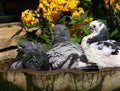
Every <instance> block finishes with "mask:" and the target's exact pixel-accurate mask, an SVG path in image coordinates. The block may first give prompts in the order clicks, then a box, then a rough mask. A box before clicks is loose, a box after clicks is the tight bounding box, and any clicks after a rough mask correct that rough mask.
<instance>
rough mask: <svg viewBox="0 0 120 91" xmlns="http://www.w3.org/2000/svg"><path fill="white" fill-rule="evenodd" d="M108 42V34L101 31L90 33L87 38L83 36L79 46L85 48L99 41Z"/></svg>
mask: <svg viewBox="0 0 120 91" xmlns="http://www.w3.org/2000/svg"><path fill="white" fill-rule="evenodd" d="M106 40H108V32H107V31H101V32H99V33H91V34H90V35H88V36H85V37H84V38H83V39H82V42H81V45H82V47H84V48H86V47H87V46H88V45H90V44H92V43H95V42H99V41H106Z"/></svg>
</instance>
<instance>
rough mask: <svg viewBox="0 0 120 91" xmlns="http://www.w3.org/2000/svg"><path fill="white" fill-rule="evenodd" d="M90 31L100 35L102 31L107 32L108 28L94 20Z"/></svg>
mask: <svg viewBox="0 0 120 91" xmlns="http://www.w3.org/2000/svg"><path fill="white" fill-rule="evenodd" d="M88 30H90V31H91V32H94V33H99V32H101V31H106V30H107V28H106V26H105V24H104V23H102V22H100V21H97V20H94V21H92V22H91V23H90V26H89V28H88Z"/></svg>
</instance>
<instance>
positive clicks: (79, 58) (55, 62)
mask: <svg viewBox="0 0 120 91" xmlns="http://www.w3.org/2000/svg"><path fill="white" fill-rule="evenodd" d="M52 32H53V36H54V40H53V42H52V46H51V49H50V50H49V51H48V52H47V54H48V58H49V63H50V64H51V68H52V69H53V70H56V69H89V68H90V69H92V68H91V65H92V66H93V65H94V67H95V69H96V68H97V65H96V64H94V63H89V62H88V60H87V58H86V56H85V55H84V52H83V49H82V47H81V46H80V45H79V44H77V43H72V42H71V41H70V39H69V35H68V29H67V27H66V26H64V25H61V24H57V25H55V26H54V27H53V29H52ZM93 69H94V68H93Z"/></svg>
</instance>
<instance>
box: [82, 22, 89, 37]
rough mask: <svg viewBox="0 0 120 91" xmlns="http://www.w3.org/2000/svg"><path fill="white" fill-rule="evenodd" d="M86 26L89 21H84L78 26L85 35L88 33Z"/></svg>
mask: <svg viewBox="0 0 120 91" xmlns="http://www.w3.org/2000/svg"><path fill="white" fill-rule="evenodd" d="M88 26H89V23H85V24H82V25H81V26H80V28H81V29H82V30H83V32H84V33H85V34H86V35H88V34H89V33H90V32H89V31H88V30H87V28H88Z"/></svg>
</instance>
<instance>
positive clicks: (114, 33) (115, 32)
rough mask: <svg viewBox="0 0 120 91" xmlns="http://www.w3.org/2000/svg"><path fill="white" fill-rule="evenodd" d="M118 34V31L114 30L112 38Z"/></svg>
mask: <svg viewBox="0 0 120 91" xmlns="http://www.w3.org/2000/svg"><path fill="white" fill-rule="evenodd" d="M117 33H118V30H117V29H116V30H114V31H113V32H112V33H111V34H110V37H113V36H115V35H116V34H117Z"/></svg>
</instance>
